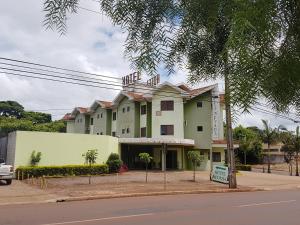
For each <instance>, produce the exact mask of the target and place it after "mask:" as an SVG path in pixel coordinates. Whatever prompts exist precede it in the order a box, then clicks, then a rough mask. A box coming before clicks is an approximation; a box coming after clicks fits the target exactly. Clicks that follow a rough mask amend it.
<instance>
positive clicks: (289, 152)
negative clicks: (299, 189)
mask: <svg viewBox="0 0 300 225" xmlns="http://www.w3.org/2000/svg"><path fill="white" fill-rule="evenodd" d="M281 151H282V152H284V160H285V161H286V163H287V164H288V165H289V172H290V176H292V175H293V159H294V157H295V149H294V146H293V145H292V144H291V143H286V144H284V145H283V146H282V147H281Z"/></svg>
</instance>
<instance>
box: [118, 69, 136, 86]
mask: <svg viewBox="0 0 300 225" xmlns="http://www.w3.org/2000/svg"><path fill="white" fill-rule="evenodd" d="M138 80H141V73H140V72H134V73H131V74H129V75H126V76H124V77H122V84H123V86H127V85H129V84H134V83H135V82H136V81H138Z"/></svg>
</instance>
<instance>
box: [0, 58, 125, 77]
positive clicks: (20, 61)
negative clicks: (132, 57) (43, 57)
mask: <svg viewBox="0 0 300 225" xmlns="http://www.w3.org/2000/svg"><path fill="white" fill-rule="evenodd" d="M0 59H2V60H5V61H12V62H18V63H23V64H24V63H25V64H30V65H35V66H40V67H48V68H51V69H57V70H65V71H69V72H74V73H81V74H87V75H94V76H101V77H106V78H111V79H117V80H122V78H120V77H113V76H108V75H103V74H96V73H88V72H83V71H78V70H72V69H67V68H62V67H57V66H49V65H45V64H39V63H33V62H28V61H23V60H17V59H11V58H5V57H0Z"/></svg>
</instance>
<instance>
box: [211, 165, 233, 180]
mask: <svg viewBox="0 0 300 225" xmlns="http://www.w3.org/2000/svg"><path fill="white" fill-rule="evenodd" d="M211 179H212V180H213V181H216V182H220V183H224V184H228V183H229V181H228V167H227V166H219V165H214V166H213V170H212V174H211Z"/></svg>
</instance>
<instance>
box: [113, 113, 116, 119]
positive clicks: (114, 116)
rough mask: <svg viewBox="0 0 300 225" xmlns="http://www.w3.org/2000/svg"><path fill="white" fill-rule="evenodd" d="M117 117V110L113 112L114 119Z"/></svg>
mask: <svg viewBox="0 0 300 225" xmlns="http://www.w3.org/2000/svg"><path fill="white" fill-rule="evenodd" d="M116 119H117V112H113V120H116Z"/></svg>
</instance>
